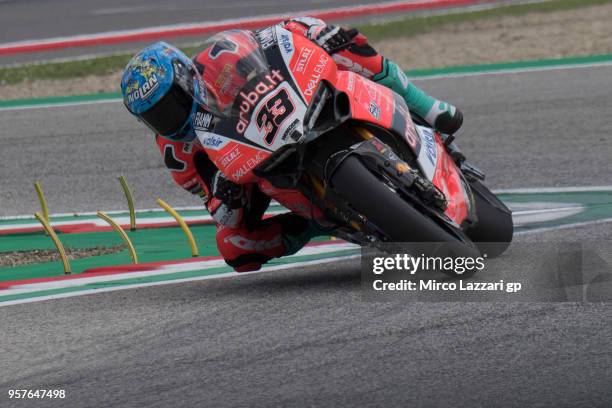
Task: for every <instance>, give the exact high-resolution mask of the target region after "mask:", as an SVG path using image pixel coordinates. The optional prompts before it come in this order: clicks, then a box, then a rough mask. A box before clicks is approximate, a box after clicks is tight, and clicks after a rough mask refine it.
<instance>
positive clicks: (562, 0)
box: [0, 0, 612, 85]
mask: <svg viewBox="0 0 612 408" xmlns="http://www.w3.org/2000/svg"><path fill="white" fill-rule="evenodd" d="M611 2H612V0H552V1H549V2H545V3H535V4H518V5H509V6H504V7H500V8H494V9H488V10H480V11H471V12H465V13H456V14H448V15H439V16H436V15H434V16H421V17H411V18H410V17H408V18H405V19H402V20H397V21H392V22H388V23H384V24H370V25H363V26H359V27H358V28H359V29H360V31H362V32H363V33H364V34H366V35H367V36H368V38H369V39H370V40H371V41H374V42H376V41H381V40H384V39H386V38H397V37H410V36H414V35H417V34H422V33H425V32H430V31H434V30H435V29H437V28H440V27H442V26H445V25H450V24H456V23H463V22H469V21H476V20H481V19H490V18H496V17H502V16H519V15H524V14H527V13H546V12H553V11H562V10H570V9H575V8H581V7H587V6H596V5H601V4H607V3H611ZM183 51H185V52H186V53H187V55H192V54H194V53H196V52H197V51H198V47H187V48H183ZM130 57H131V54H121V55H113V56H106V57H99V58H92V59H87V60H77V61H68V62H49V63H43V64H30V65H23V66H18V67H7V68H0V85H1V84H18V83H20V82H23V81H26V80H32V79H69V78H78V77H83V76H87V75H105V74H110V73H113V72H116V71H118V70H121V69H122V68H123V67H124V66H125V65H126V64H127V62H128V61H129V59H130Z"/></svg>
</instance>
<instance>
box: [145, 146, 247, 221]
mask: <svg viewBox="0 0 612 408" xmlns="http://www.w3.org/2000/svg"><path fill="white" fill-rule="evenodd" d="M156 142H157V146H158V147H159V150H160V152H161V154H162V156H163V159H164V164H165V165H166V167H167V168H168V169H169V170H170V172H171V174H172V178H173V179H174V181H175V182H176V184H178V185H179V186H181V187H182V188H184V189H185V190H187V191H189V192H190V193H192V194H194V195H197V196H199V197H201V198H202V200H203V202H204V205H205V206H206V208H207V210H208V211H209V212H210V214H211V216H212V217H213V219H214V220H215V222H216V223H217V224H221V225H224V226H227V227H230V228H236V227H238V226H239V225H241V223H242V221H243V216H244V209H243V206H244V196H245V195H244V193H243V189H242V187H241V186H238V185H236V184H234V183H232V182H231V181H229V180H226V179H225V178H224V177H223V175H222V174H221V172H219V171H218V170H217V169H216V167H214V164H213V163H212V162H210V160H209V159H208V156H206V153H205V151H204V149H203V148H202V147H201V146H200V145H199V144H197V143H188V142H174V141H170V140H167V139H164V138H163V137H160V136H156Z"/></svg>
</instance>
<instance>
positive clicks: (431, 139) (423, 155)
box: [416, 126, 438, 180]
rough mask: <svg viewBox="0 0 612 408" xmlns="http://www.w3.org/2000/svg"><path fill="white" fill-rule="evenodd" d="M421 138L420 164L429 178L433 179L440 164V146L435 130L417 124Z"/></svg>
mask: <svg viewBox="0 0 612 408" xmlns="http://www.w3.org/2000/svg"><path fill="white" fill-rule="evenodd" d="M416 129H417V131H418V133H419V136H420V138H421V151H420V152H419V164H420V165H421V168H422V169H423V172H424V173H425V175H426V176H427V178H428V179H430V180H433V177H434V175H435V172H436V166H437V164H438V147H437V144H436V138H435V136H434V134H433V131H432V130H431V129H429V128H427V127H425V126H416Z"/></svg>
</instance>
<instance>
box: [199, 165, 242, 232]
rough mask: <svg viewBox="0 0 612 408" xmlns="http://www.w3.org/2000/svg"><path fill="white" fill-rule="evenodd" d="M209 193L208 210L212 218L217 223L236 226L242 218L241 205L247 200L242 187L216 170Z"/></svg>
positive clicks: (231, 226)
mask: <svg viewBox="0 0 612 408" xmlns="http://www.w3.org/2000/svg"><path fill="white" fill-rule="evenodd" d="M211 194H212V199H211V200H210V201H209V203H208V211H209V212H210V214H211V215H212V217H213V219H214V220H215V221H216V222H217V223H218V224H221V225H225V226H227V227H230V228H236V227H237V226H238V225H239V224H240V222H241V220H242V215H243V213H244V208H243V207H244V206H245V204H246V201H247V197H246V194H245V192H244V187H243V186H241V185H238V184H235V183H233V182H232V181H230V180H228V179H227V178H226V177H225V176H224V175H223V173H221V172H220V171H217V172H216V173H215V175H214V177H213V179H212V183H211Z"/></svg>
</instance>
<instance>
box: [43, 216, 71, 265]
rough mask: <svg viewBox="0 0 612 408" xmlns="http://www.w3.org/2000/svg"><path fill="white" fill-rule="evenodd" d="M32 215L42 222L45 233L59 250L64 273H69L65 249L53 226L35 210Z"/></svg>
mask: <svg viewBox="0 0 612 408" xmlns="http://www.w3.org/2000/svg"><path fill="white" fill-rule="evenodd" d="M34 217H36V219H37V220H38V222H40V223H41V224H42V226H43V228H44V229H45V231H46V232H47V234H48V235H49V236H50V237H51V239H52V240H53V243H54V244H55V247H56V248H57V252H59V254H60V257H61V258H62V263H63V264H64V274H66V275H70V273H71V272H72V271H71V269H70V262H68V257H67V256H66V251H65V250H64V246H63V245H62V242H61V241H60V240H59V238H58V237H57V234H56V233H55V231H53V228H51V225H50V224H49V222H48V221H47V220H46V219H45V216H44V215H41V213H39V212H37V213H36V214H34Z"/></svg>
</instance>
